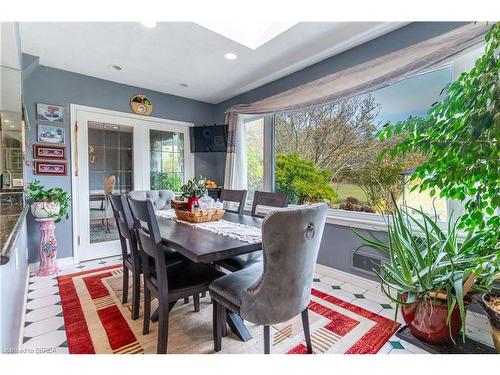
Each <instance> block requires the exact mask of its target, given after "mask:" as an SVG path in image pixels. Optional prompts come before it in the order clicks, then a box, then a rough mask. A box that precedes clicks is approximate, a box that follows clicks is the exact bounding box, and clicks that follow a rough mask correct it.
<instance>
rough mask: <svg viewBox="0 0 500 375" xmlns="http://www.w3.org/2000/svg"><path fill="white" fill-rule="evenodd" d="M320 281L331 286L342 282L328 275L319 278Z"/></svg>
mask: <svg viewBox="0 0 500 375" xmlns="http://www.w3.org/2000/svg"><path fill="white" fill-rule="evenodd" d="M321 282H323V283H325V284H328V285H331V286H334V285H335V286H340V285H342V284H344V282H343V281H340V280H337V279H334V278H331V277H328V276H324V277H322V278H321Z"/></svg>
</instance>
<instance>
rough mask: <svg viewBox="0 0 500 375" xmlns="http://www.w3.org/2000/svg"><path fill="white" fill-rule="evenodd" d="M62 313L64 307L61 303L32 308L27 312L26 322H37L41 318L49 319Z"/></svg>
mask: <svg viewBox="0 0 500 375" xmlns="http://www.w3.org/2000/svg"><path fill="white" fill-rule="evenodd" d="M61 313H62V307H61V306H60V305H50V306H46V307H42V308H39V309H35V310H31V311H29V312H28V313H26V318H25V319H26V322H31V323H33V322H37V321H39V320H43V319H47V318H50V317H53V316H57V315H58V314H61Z"/></svg>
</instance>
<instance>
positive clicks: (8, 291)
mask: <svg viewBox="0 0 500 375" xmlns="http://www.w3.org/2000/svg"><path fill="white" fill-rule="evenodd" d="M13 249H14V250H13V252H12V254H11V258H10V260H9V262H8V263H6V264H4V265H2V266H1V268H0V347H1V348H2V349H4V350H10V349H13V350H15V349H17V347H18V343H19V333H20V330H21V323H22V318H23V307H24V293H25V291H26V278H27V275H28V259H27V252H28V250H27V241H26V220H24V222H23V225H22V227H21V230H20V232H19V234H18V238H17V241H16V243H15V244H14V245H13Z"/></svg>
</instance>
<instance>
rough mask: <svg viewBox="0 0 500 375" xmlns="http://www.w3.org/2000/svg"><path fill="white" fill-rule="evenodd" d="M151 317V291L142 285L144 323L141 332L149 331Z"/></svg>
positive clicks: (145, 333) (144, 333) (146, 332)
mask: <svg viewBox="0 0 500 375" xmlns="http://www.w3.org/2000/svg"><path fill="white" fill-rule="evenodd" d="M150 318H151V292H150V290H149V289H148V288H147V287H146V286H144V324H143V327H142V334H143V335H147V334H148V333H149V319H150Z"/></svg>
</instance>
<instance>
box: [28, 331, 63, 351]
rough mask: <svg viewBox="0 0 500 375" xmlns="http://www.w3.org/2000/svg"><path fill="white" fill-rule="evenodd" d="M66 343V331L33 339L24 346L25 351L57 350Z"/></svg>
mask: <svg viewBox="0 0 500 375" xmlns="http://www.w3.org/2000/svg"><path fill="white" fill-rule="evenodd" d="M65 341H66V332H65V331H58V330H56V331H52V332H49V333H45V334H43V335H40V336H36V337H33V338H31V339H29V340H27V341H26V342H25V343H24V344H23V348H25V349H30V348H31V349H55V348H57V347H58V346H60V345H61V344H62V343H63V342H65Z"/></svg>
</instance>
